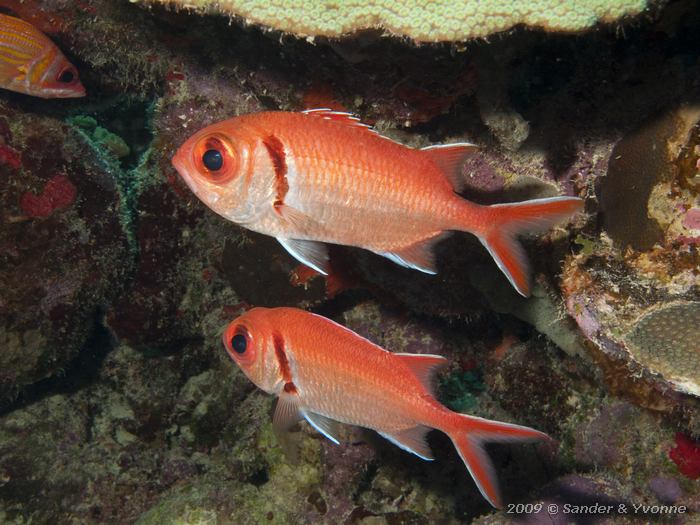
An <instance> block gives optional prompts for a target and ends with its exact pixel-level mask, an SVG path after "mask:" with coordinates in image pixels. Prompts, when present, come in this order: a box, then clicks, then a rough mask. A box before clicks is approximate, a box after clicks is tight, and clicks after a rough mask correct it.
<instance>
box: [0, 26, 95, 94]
mask: <svg viewBox="0 0 700 525" xmlns="http://www.w3.org/2000/svg"><path fill="white" fill-rule="evenodd" d="M0 88H4V89H9V90H11V91H17V92H19V93H25V94H27V95H32V96H35V97H41V98H76V97H84V96H85V88H84V87H83V85H82V84H81V83H80V79H79V78H78V70H77V69H76V68H75V66H74V65H73V64H71V63H70V62H68V59H66V57H65V56H63V53H61V50H60V49H58V48H57V47H56V45H55V44H54V43H53V42H52V41H51V40H49V38H48V37H47V36H46V35H45V34H44V33H42V32H41V31H39V30H38V29H37V28H36V27H34V26H33V25H31V24H29V23H27V22H25V21H24V20H22V19H20V18H15V17H13V16H7V15H3V14H0Z"/></svg>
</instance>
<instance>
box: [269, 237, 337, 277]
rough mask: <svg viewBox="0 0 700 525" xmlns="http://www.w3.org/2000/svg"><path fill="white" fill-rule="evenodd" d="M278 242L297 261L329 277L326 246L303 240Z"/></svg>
mask: <svg viewBox="0 0 700 525" xmlns="http://www.w3.org/2000/svg"><path fill="white" fill-rule="evenodd" d="M277 240H278V241H279V243H280V244H281V245H282V246H284V249H285V250H287V251H288V252H289V253H290V254H291V256H292V257H294V258H295V259H296V260H297V261H299V262H300V263H302V264H305V265H306V266H308V267H309V268H313V269H314V270H316V271H317V272H318V273H320V274H323V275H328V248H326V245H325V244H323V243H322V242H317V241H306V240H301V239H280V238H277Z"/></svg>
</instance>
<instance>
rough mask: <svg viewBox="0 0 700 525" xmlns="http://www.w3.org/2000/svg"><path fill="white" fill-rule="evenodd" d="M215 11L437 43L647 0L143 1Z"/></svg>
mask: <svg viewBox="0 0 700 525" xmlns="http://www.w3.org/2000/svg"><path fill="white" fill-rule="evenodd" d="M145 1H146V3H156V2H160V3H164V4H172V5H175V6H179V7H186V8H191V9H196V10H199V11H202V12H212V11H214V12H219V13H224V14H229V15H235V16H239V17H243V18H245V19H246V20H248V21H250V22H254V23H258V24H263V25H266V26H269V27H272V28H274V29H280V30H282V31H287V32H290V33H294V34H296V35H299V36H327V37H339V36H342V35H345V34H348V33H354V32H356V31H359V30H362V29H370V28H379V29H385V30H387V31H389V32H391V33H393V34H397V35H403V36H407V37H410V38H412V39H414V40H416V41H423V42H436V41H444V40H452V41H455V40H466V39H469V38H478V37H486V36H489V35H491V34H493V33H497V32H499V31H505V30H506V29H510V28H511V27H513V26H515V25H517V24H525V25H528V26H533V27H543V28H545V29H547V30H549V31H582V30H584V29H588V28H589V27H591V26H593V25H594V24H595V23H596V22H597V21H603V22H612V21H615V20H618V19H620V18H622V17H624V16H627V15H636V14H638V13H640V12H641V11H642V10H643V9H644V8H645V7H646V5H647V2H646V1H645V0H615V1H614V2H601V1H600V0H587V1H585V2H576V3H571V2H562V1H561V0H538V1H534V2H533V1H525V0H518V1H516V2H510V3H508V4H506V3H503V2H499V1H498V0H489V1H486V2H473V1H470V0H447V1H441V2H419V3H415V4H412V5H410V6H408V5H406V4H402V3H401V2H397V1H396V0H364V1H359V2H349V3H348V2H327V1H322V2H306V3H305V2H293V1H285V0H277V1H272V2H269V1H267V2H265V1H252V2H251V1H247V2H243V1H238V0H213V1H212V0H186V1H183V0H145Z"/></svg>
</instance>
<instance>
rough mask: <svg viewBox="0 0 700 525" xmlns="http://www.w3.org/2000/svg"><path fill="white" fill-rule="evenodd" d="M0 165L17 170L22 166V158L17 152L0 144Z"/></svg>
mask: <svg viewBox="0 0 700 525" xmlns="http://www.w3.org/2000/svg"><path fill="white" fill-rule="evenodd" d="M0 164H7V165H8V166H10V167H11V168H14V169H19V167H20V166H21V165H22V157H21V156H20V154H19V152H18V151H15V150H13V149H12V148H11V147H9V146H5V145H2V144H0Z"/></svg>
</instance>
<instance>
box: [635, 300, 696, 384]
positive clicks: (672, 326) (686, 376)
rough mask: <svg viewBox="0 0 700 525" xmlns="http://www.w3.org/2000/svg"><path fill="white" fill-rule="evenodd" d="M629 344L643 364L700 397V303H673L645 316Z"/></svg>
mask: <svg viewBox="0 0 700 525" xmlns="http://www.w3.org/2000/svg"><path fill="white" fill-rule="evenodd" d="M625 342H626V343H627V345H628V346H629V347H630V350H631V351H632V353H633V355H634V357H635V359H637V360H638V361H639V362H641V363H642V364H644V365H646V366H648V367H649V368H651V369H652V370H655V371H657V372H659V373H660V374H662V375H663V376H664V377H665V378H666V379H668V380H669V381H671V382H672V383H675V384H676V385H677V386H679V387H680V388H681V389H682V390H684V391H686V392H689V393H693V394H695V395H700V386H699V385H700V302H679V303H675V304H669V305H666V306H663V307H662V308H659V309H654V310H652V311H651V312H648V313H646V314H644V315H643V316H642V317H641V318H640V319H639V320H638V321H637V323H636V325H635V326H634V328H633V329H632V331H631V332H630V333H629V334H628V335H627V337H626V338H625Z"/></svg>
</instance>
